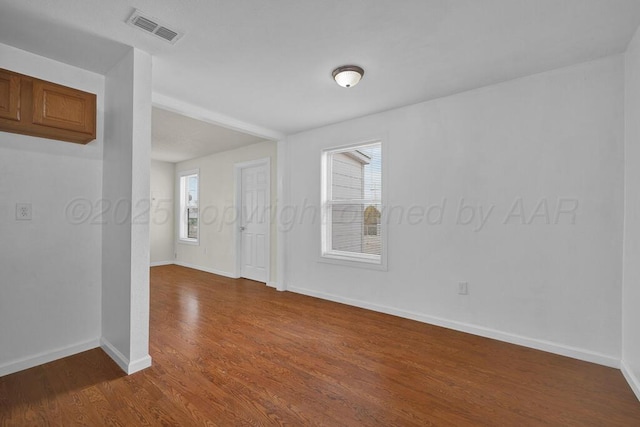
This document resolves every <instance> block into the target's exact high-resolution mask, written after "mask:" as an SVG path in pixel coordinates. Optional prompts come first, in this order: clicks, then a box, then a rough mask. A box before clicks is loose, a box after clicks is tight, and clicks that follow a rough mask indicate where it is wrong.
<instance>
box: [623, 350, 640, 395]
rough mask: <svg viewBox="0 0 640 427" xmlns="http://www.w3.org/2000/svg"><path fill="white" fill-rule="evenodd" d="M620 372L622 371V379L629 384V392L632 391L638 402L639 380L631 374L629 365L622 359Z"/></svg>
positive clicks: (639, 392)
mask: <svg viewBox="0 0 640 427" xmlns="http://www.w3.org/2000/svg"><path fill="white" fill-rule="evenodd" d="M620 370H621V371H622V375H624V378H625V379H626V380H627V382H628V383H629V386H630V387H631V390H633V392H634V393H635V395H636V397H637V398H638V400H640V380H638V377H636V376H635V374H634V373H633V371H632V370H631V368H630V367H629V365H627V363H626V362H625V361H624V359H623V360H622V362H621V363H620Z"/></svg>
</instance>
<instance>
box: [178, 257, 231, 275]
mask: <svg viewBox="0 0 640 427" xmlns="http://www.w3.org/2000/svg"><path fill="white" fill-rule="evenodd" d="M173 264H175V265H179V266H181V267H187V268H193V269H194V270H200V271H204V272H206V273H211V274H217V275H218V276H224V277H229V278H230V279H238V278H239V276H237V275H235V274H233V273H228V272H226V271H221V270H216V269H215V268H209V267H202V266H200V265H195V264H189V263H187V262H182V261H174V262H173Z"/></svg>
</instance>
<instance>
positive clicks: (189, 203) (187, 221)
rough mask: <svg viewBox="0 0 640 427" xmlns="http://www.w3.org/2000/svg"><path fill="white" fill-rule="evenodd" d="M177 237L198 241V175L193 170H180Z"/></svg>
mask: <svg viewBox="0 0 640 427" xmlns="http://www.w3.org/2000/svg"><path fill="white" fill-rule="evenodd" d="M179 177H180V215H179V221H180V224H179V233H180V234H179V237H180V240H181V241H183V242H189V243H198V235H199V234H198V229H199V225H200V222H199V215H198V194H199V193H198V186H199V185H198V184H199V182H198V177H199V173H198V171H197V170H195V171H185V172H180V174H179Z"/></svg>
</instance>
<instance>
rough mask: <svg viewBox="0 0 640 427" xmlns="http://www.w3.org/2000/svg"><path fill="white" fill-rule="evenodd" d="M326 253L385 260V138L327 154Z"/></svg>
mask: <svg viewBox="0 0 640 427" xmlns="http://www.w3.org/2000/svg"><path fill="white" fill-rule="evenodd" d="M322 169H323V174H322V256H323V257H324V258H329V259H335V260H342V261H356V262H361V263H368V264H374V265H375V264H380V265H381V264H382V263H383V259H382V258H383V254H384V247H383V245H384V239H383V237H384V233H385V230H384V229H383V222H382V221H381V216H382V215H381V212H382V191H383V188H382V143H381V142H380V141H376V142H369V143H366V144H358V145H352V146H348V147H340V148H336V149H330V150H325V151H324V152H323V154H322Z"/></svg>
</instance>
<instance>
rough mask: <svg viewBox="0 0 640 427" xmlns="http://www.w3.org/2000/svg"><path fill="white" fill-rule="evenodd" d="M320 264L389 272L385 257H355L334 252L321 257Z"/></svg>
mask: <svg viewBox="0 0 640 427" xmlns="http://www.w3.org/2000/svg"><path fill="white" fill-rule="evenodd" d="M319 262H322V263H326V264H335V265H343V266H347V267H356V268H366V269H369V270H380V271H387V264H386V262H385V257H384V255H383V256H381V257H367V256H362V257H360V256H353V255H347V254H340V253H334V252H328V253H323V254H321V255H320V259H319Z"/></svg>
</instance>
